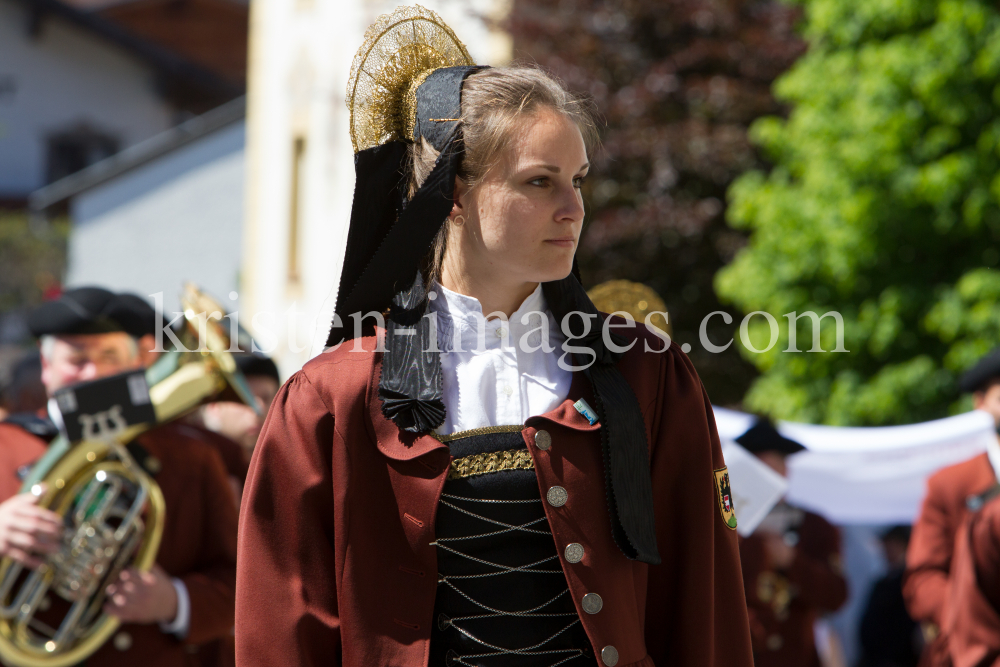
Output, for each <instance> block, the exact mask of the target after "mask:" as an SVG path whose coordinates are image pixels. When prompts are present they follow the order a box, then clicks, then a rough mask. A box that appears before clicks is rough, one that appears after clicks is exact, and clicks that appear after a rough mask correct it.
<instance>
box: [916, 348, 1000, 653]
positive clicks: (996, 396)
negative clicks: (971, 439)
mask: <svg viewBox="0 0 1000 667" xmlns="http://www.w3.org/2000/svg"><path fill="white" fill-rule="evenodd" d="M959 388H960V389H961V390H962V391H963V392H966V393H971V394H972V405H973V407H974V408H975V409H977V410H983V411H985V412H988V413H989V414H990V415H991V416H992V417H993V419H994V421H995V423H996V424H997V425H998V426H997V427H998V428H1000V348H997V349H995V350H993V351H992V352H990V353H989V354H987V355H985V356H984V357H983V358H981V359H980V360H979V361H978V362H976V364H975V365H973V366H972V368H970V369H969V370H968V371H966V372H965V373H964V374H963V375H962V377H961V378H960V381H959ZM997 465H1000V441H998V440H996V439H994V441H993V442H992V443H991V444H990V447H989V450H988V452H985V453H983V454H980V455H979V456H976V457H973V458H971V459H969V460H968V461H963V462H961V463H957V464H955V465H952V466H948V467H947V468H944V469H942V470H939V471H938V472H936V473H935V474H934V475H932V476H931V477H930V479H928V480H927V495H926V496H925V497H924V502H923V505H922V507H921V509H920V516H919V517H918V518H917V521H916V523H915V524H914V525H913V534H912V536H911V538H910V547H909V550H908V551H907V555H906V575H905V577H904V580H903V595H904V596H905V598H906V607H907V610H908V611H909V612H910V616H912V617H913V619H914V620H915V621H918V622H920V623H921V625H922V627H923V630H924V637H925V639H926V640H927V642H928V643H927V644H926V646H925V647H924V652H923V654H922V655H921V666H922V667H948V666H949V665H951V663H952V659H951V650H950V649H949V640H948V632H947V627H946V624H945V614H946V611H947V608H948V600H949V597H950V596H951V591H950V582H951V574H952V555H953V554H954V550H955V539H956V535H957V534H958V532H959V528H960V527H961V526H962V525H963V524H964V523H965V522H966V519H967V518H968V512H969V498H974V497H976V496H979V495H980V494H983V493H985V492H986V491H988V490H989V489H990V488H992V487H993V486H994V485H995V484H996V483H997V475H996V472H995V470H996V466H997Z"/></svg>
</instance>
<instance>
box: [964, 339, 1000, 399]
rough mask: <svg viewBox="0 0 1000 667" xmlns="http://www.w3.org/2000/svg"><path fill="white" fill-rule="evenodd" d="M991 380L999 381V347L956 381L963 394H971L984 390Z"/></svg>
mask: <svg viewBox="0 0 1000 667" xmlns="http://www.w3.org/2000/svg"><path fill="white" fill-rule="evenodd" d="M993 379H997V380H1000V347H998V348H994V349H993V350H992V351H991V352H989V353H988V354H986V355H984V356H983V357H982V358H980V359H979V361H977V362H976V363H975V365H973V367H972V368H970V369H969V370H967V371H965V373H963V374H962V377H961V378H959V380H958V388H959V389H961V390H962V392H963V393H966V394H971V393H972V392H975V391H981V390H983V389H985V388H986V386H987V385H988V384H989V383H990V380H993Z"/></svg>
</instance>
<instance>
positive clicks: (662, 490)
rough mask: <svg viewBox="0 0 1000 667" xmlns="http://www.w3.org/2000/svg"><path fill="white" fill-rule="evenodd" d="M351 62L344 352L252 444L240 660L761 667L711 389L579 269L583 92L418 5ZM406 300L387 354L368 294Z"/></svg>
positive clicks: (309, 368) (392, 325)
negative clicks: (610, 314) (468, 43)
mask: <svg viewBox="0 0 1000 667" xmlns="http://www.w3.org/2000/svg"><path fill="white" fill-rule="evenodd" d="M422 54H433V58H430V56H426V57H427V60H425V59H424V58H425V56H424V55H422ZM442 64H445V65H449V67H445V68H442V69H436V70H435V69H434V68H436V67H440V66H441V65H442ZM431 70H433V71H431ZM352 71H353V73H354V74H353V76H354V79H353V80H352V83H351V85H350V88H349V91H350V92H349V99H350V104H351V109H352V139H353V140H354V144H355V149H356V150H357V151H358V152H357V154H356V156H355V164H356V167H357V176H358V178H357V181H356V195H355V199H354V201H355V208H354V211H353V212H352V220H351V228H350V232H349V237H348V244H347V250H346V256H345V263H344V270H343V273H342V276H341V284H340V289H339V293H338V303H337V307H336V314H337V317H336V318H335V320H334V326H333V328H332V331H331V336H330V339H329V340H328V344H329V345H330V346H333V347H334V349H331V350H330V351H328V352H326V353H324V354H321V355H320V356H319V357H318V358H317V359H314V360H313V361H311V362H309V363H308V364H307V365H306V366H305V368H304V369H303V370H302V371H300V372H298V373H296V374H295V375H293V376H292V378H291V379H290V380H289V381H288V382H286V384H285V385H284V387H283V388H282V389H281V390H280V391H279V392H278V395H277V397H276V398H275V399H274V403H273V405H272V406H271V411H270V414H269V415H268V419H267V422H266V423H265V426H264V430H263V432H262V434H261V437H260V440H259V442H258V445H257V449H256V451H255V453H254V459H253V462H252V463H251V471H250V476H249V478H248V482H247V488H246V491H245V492H244V498H243V506H242V510H241V514H240V521H241V526H240V557H239V572H238V575H237V616H236V619H237V620H236V642H237V664H239V665H241V666H250V665H268V666H277V665H288V666H289V667H290V666H292V665H320V664H324V665H338V666H341V665H342V666H345V667H370V666H373V665H379V666H382V665H392V666H393V667H423V666H424V665H430V666H431V667H445V665H477V666H480V665H481V666H486V667H492V666H504V667H508V666H512V665H518V666H520V667H529V666H532V667H534V666H549V665H555V664H559V665H565V666H566V667H574V666H577V665H579V666H581V667H582V666H583V665H594V664H598V665H606V666H607V667H614V666H616V665H617V666H619V667H653V665H658V666H663V665H684V666H685V667H709V666H712V665H718V666H720V667H722V666H725V667H737V666H738V667H750V666H751V665H752V664H753V663H752V656H751V650H750V638H749V629H748V624H747V616H746V606H745V602H744V596H743V584H742V579H741V576H740V566H739V554H738V546H737V539H736V532H735V526H736V517H735V515H734V514H733V512H732V508H731V506H729V505H724V504H723V502H722V494H721V493H720V489H721V488H723V485H725V484H727V482H726V478H727V475H726V470H725V462H724V461H723V459H722V454H721V450H720V446H719V440H718V436H717V434H716V430H715V421H714V418H713V415H712V408H711V405H710V403H709V401H708V398H707V396H706V395H705V392H704V390H703V388H702V386H701V383H700V381H699V379H698V376H697V374H696V373H695V371H694V368H693V367H692V365H691V363H690V362H689V361H688V359H687V358H686V357H685V356H684V355H683V354H682V353H681V352H680V351H679V350H678V349H677V347H676V346H673V345H669V346H667V345H665V341H664V340H663V339H662V338H661V337H659V336H658V335H656V333H654V332H653V331H650V330H648V329H647V328H646V327H645V326H644V325H643V324H642V323H639V324H638V326H636V325H635V324H634V323H633V324H632V326H629V323H628V322H626V321H625V320H623V319H620V318H615V320H614V322H613V323H614V324H615V325H616V327H620V328H616V329H613V330H609V332H610V333H609V334H608V335H607V336H605V335H604V334H603V333H602V331H601V329H602V323H603V322H604V321H605V318H606V317H607V316H605V315H599V314H598V313H597V310H596V308H594V306H593V304H592V303H591V302H590V299H589V298H588V297H587V295H586V292H585V291H584V290H583V288H582V286H581V285H580V282H579V281H578V279H577V278H576V276H575V275H573V274H572V268H573V258H574V254H575V251H576V248H577V244H578V242H579V237H580V232H581V228H582V224H583V217H584V210H583V199H582V197H581V194H580V186H581V184H582V181H583V179H584V178H585V177H586V175H587V171H588V169H589V163H590V158H589V156H588V152H587V150H588V141H587V139H589V138H591V137H592V136H593V134H594V124H593V121H592V119H591V116H590V115H589V113H588V112H587V110H586V106H585V105H584V104H582V103H581V102H580V101H579V100H577V99H576V98H574V97H573V96H572V95H570V94H569V93H568V92H567V91H566V90H565V89H564V88H563V87H562V86H561V85H560V84H558V83H557V82H555V81H554V80H553V79H552V78H551V77H549V76H548V75H546V74H545V73H544V72H542V71H540V70H538V69H534V68H517V67H511V68H497V69H481V68H475V67H472V66H471V61H470V59H469V58H468V54H467V52H466V51H465V49H464V47H462V46H461V45H460V43H459V42H458V40H457V38H456V37H455V36H454V33H452V32H451V31H450V29H448V28H447V26H445V25H444V24H443V23H442V22H441V20H440V18H439V17H437V15H436V14H434V13H433V12H429V11H428V10H425V9H423V8H420V7H401V8H399V9H397V10H396V12H394V13H393V14H392V15H386V16H382V17H380V18H379V19H378V20H377V22H376V24H375V25H374V26H373V27H372V28H371V29H370V30H369V31H368V42H367V43H366V44H365V46H364V47H362V49H361V51H359V54H358V57H357V59H356V61H355V63H354V67H353V69H352ZM373 72H374V73H378V77H379V78H378V80H373V79H369V78H366V77H368V76H369V75H370V73H373ZM378 86H384V88H377V87H378ZM407 91H409V92H407ZM394 95H395V97H394ZM407 105H410V106H407ZM411 111H412V114H411ZM456 118H460V119H461V120H455V119H456ZM407 119H408V120H407ZM397 121H398V123H399V124H398V125H396V124H394V123H396V122H397ZM413 133H416V135H415V136H414V134H413ZM387 137H388V138H387ZM401 169H402V170H403V173H405V174H406V175H407V178H408V179H409V180H408V181H404V182H403V183H402V184H400V177H399V174H400V170H401ZM403 196H405V197H406V199H407V201H406V205H405V207H401V206H400V204H401V203H402V200H401V197H403ZM435 237H436V239H435ZM418 269H420V270H419V271H418ZM394 294H395V296H393V295H394ZM387 309H388V316H387V318H386V319H385V321H384V324H385V328H384V329H383V328H382V326H381V325H378V326H379V328H378V337H379V338H381V337H383V336H384V349H385V351H384V352H382V351H380V348H381V347H382V346H381V344H380V343H379V342H378V341H377V340H376V329H375V325H374V324H373V323H372V322H371V321H370V320H369V322H368V324H364V325H363V327H367V329H365V328H362V329H361V331H360V333H361V336H360V338H356V337H354V334H353V326H354V322H353V320H352V318H351V315H350V314H351V313H355V312H358V313H361V314H363V313H369V312H373V313H376V314H378V313H382V312H384V311H385V310H387ZM574 311H575V312H576V313H577V314H576V315H570V316H569V317H564V316H566V315H569V314H570V313H572V312H574ZM588 316H589V317H588ZM585 319H586V320H587V321H588V322H590V324H591V329H590V331H589V333H592V334H594V335H588V332H584V331H583V328H582V327H581V326H578V324H579V323H580V321H581V320H585ZM573 320H575V321H576V323H577V324H573ZM432 323H433V324H432ZM564 324H565V328H563V325H564ZM611 334H613V335H611ZM480 341H481V342H480ZM564 344H565V347H564ZM626 348H627V349H626ZM654 350H660V351H661V352H660V353H657V352H654ZM560 360H561V363H560ZM588 362H592V363H589V364H588Z"/></svg>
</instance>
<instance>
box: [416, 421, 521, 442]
mask: <svg viewBox="0 0 1000 667" xmlns="http://www.w3.org/2000/svg"><path fill="white" fill-rule="evenodd" d="M523 430H524V426H521V425H510V426H482V427H480V428H470V429H469V430H468V431H455V432H454V433H447V434H444V435H442V434H439V433H431V435H433V436H434V437H435V438H436V439H437V440H439V441H441V442H451V441H452V440H461V439H462V438H471V437H473V436H476V435H489V434H491V433H520V432H521V431H523Z"/></svg>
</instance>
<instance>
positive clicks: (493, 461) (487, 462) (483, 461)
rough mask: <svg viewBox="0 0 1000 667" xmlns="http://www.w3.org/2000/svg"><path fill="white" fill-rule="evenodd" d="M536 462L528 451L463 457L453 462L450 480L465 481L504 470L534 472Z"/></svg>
mask: <svg viewBox="0 0 1000 667" xmlns="http://www.w3.org/2000/svg"><path fill="white" fill-rule="evenodd" d="M534 469H535V462H534V461H533V460H532V458H531V453H530V452H528V450H527V449H509V450H507V451H505V452H488V453H485V454H473V455H472V456H463V457H462V458H460V459H455V460H454V461H452V462H451V469H450V470H449V471H448V479H464V478H466V477H475V476H476V475H485V474H488V473H491V472H500V471H502V470H534Z"/></svg>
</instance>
